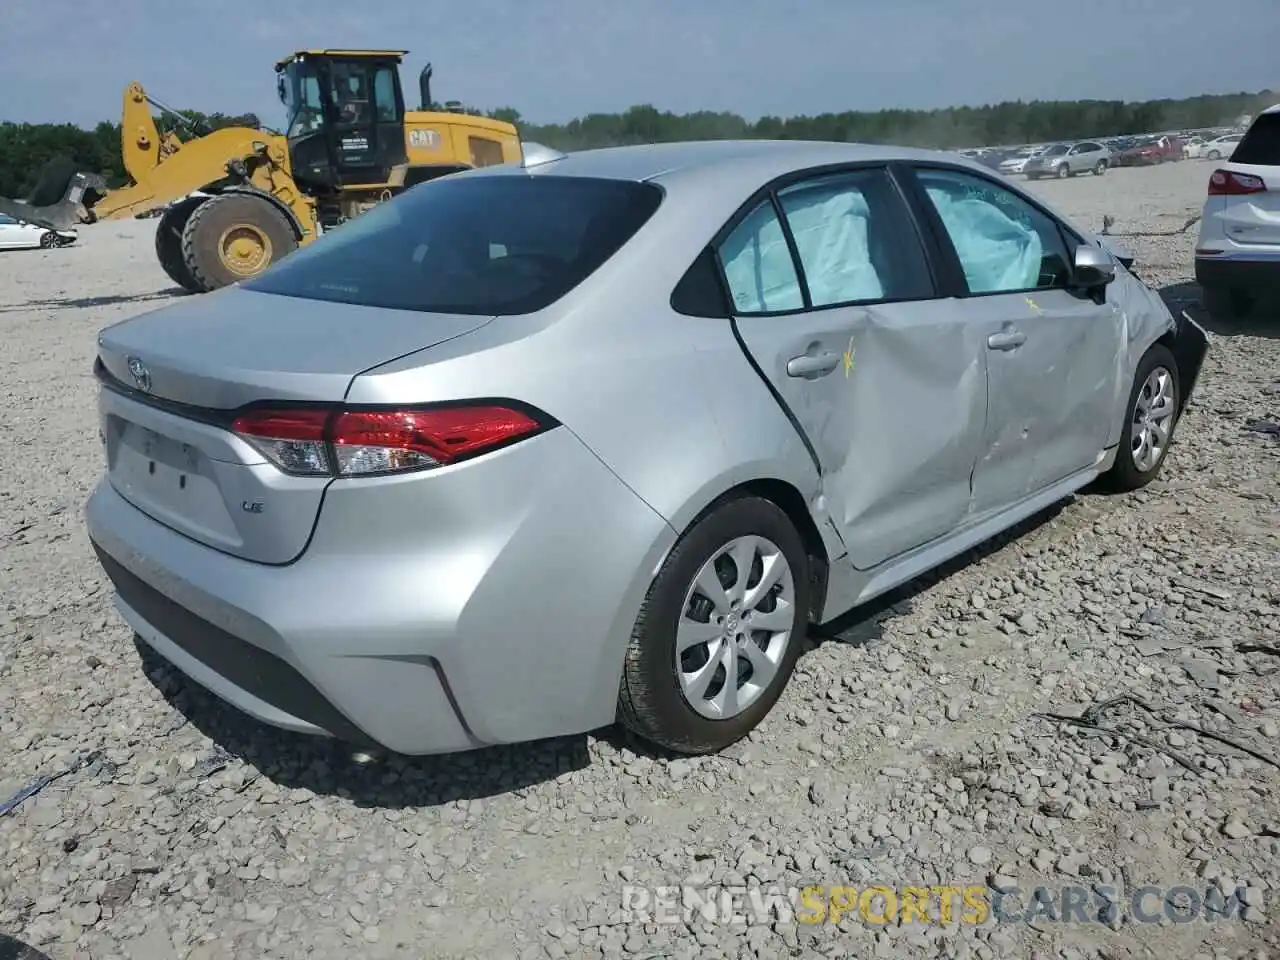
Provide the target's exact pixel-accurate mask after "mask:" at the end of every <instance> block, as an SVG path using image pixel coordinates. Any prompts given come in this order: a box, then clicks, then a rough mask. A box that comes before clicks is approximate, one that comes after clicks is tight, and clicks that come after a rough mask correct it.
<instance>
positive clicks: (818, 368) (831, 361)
mask: <svg viewBox="0 0 1280 960" xmlns="http://www.w3.org/2000/svg"><path fill="white" fill-rule="evenodd" d="M839 364H840V354H838V353H818V354H812V353H806V354H804V355H803V356H799V357H792V358H791V359H790V360H788V361H787V376H789V377H822V376H826V375H827V374H828V373H830V372H831V371H832V370H834V369H835V368H836V367H837V366H839Z"/></svg>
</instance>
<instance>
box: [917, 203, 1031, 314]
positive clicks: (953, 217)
mask: <svg viewBox="0 0 1280 960" xmlns="http://www.w3.org/2000/svg"><path fill="white" fill-rule="evenodd" d="M926 189H927V190H928V193H929V198H930V199H931V200H932V201H933V203H934V206H935V207H936V208H937V210H938V215H939V216H940V217H941V218H942V222H943V224H944V225H945V226H946V228H947V233H949V234H950V235H951V240H952V242H953V243H954V244H955V246H956V254H957V255H958V256H959V258H960V264H961V266H962V267H963V268H964V275H965V279H966V280H968V282H969V290H970V292H972V293H992V292H995V291H999V290H1030V289H1033V288H1035V287H1036V286H1038V285H1039V281H1040V264H1041V258H1042V257H1043V246H1042V244H1041V242H1040V235H1039V234H1038V233H1036V231H1035V228H1034V227H1032V226H1031V225H1030V224H1026V225H1024V224H1021V223H1019V222H1018V221H1016V220H1014V219H1013V218H1012V217H1010V216H1009V215H1008V214H1006V213H1004V211H1002V210H1001V209H1000V208H999V207H998V206H996V205H995V204H994V203H990V202H988V201H986V200H983V199H982V198H981V197H979V196H974V195H970V194H967V193H964V194H955V193H952V192H951V191H948V190H946V189H944V188H941V187H935V186H929V187H927V188H926Z"/></svg>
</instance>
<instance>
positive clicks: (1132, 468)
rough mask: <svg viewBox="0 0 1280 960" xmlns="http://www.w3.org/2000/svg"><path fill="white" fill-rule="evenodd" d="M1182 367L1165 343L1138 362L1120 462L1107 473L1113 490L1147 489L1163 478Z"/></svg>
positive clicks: (1175, 422)
mask: <svg viewBox="0 0 1280 960" xmlns="http://www.w3.org/2000/svg"><path fill="white" fill-rule="evenodd" d="M1181 389H1182V385H1181V383H1180V382H1179V381H1178V365H1177V363H1176V362H1175V361H1174V358H1173V354H1172V353H1171V352H1170V351H1169V348H1168V347H1166V346H1164V345H1163V344H1159V343H1157V344H1154V345H1152V347H1151V349H1149V350H1148V351H1147V352H1146V353H1145V354H1143V357H1142V359H1141V360H1140V361H1139V362H1138V369H1137V370H1136V371H1135V372H1134V377H1133V386H1132V388H1131V389H1130V391H1129V400H1128V403H1127V405H1126V406H1125V419H1124V428H1123V429H1122V430H1121V431H1120V449H1119V450H1118V451H1116V462H1115V463H1114V464H1113V465H1112V467H1111V469H1110V470H1109V471H1108V472H1107V473H1106V474H1105V476H1104V481H1105V485H1106V486H1108V487H1110V488H1111V489H1112V490H1117V491H1122V492H1125V491H1130V490H1137V489H1139V488H1141V487H1145V486H1146V485H1147V484H1148V483H1150V482H1151V481H1152V480H1154V479H1155V478H1156V477H1158V476H1159V475H1160V468H1161V467H1163V466H1164V461H1165V458H1166V457H1167V456H1168V453H1169V445H1170V444H1171V443H1172V442H1173V431H1174V428H1175V427H1176V426H1177V420H1178V404H1179V397H1180V396H1181V394H1180V392H1179V391H1180V390H1181Z"/></svg>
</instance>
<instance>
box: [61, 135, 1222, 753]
mask: <svg viewBox="0 0 1280 960" xmlns="http://www.w3.org/2000/svg"><path fill="white" fill-rule="evenodd" d="M1205 349H1206V340H1205V337H1204V334H1203V332H1202V331H1201V330H1200V329H1199V328H1198V327H1195V326H1194V325H1192V324H1190V323H1189V322H1181V321H1177V320H1175V319H1174V318H1173V317H1172V316H1171V315H1170V313H1169V311H1168V309H1166V307H1165V306H1164V304H1163V303H1162V302H1161V300H1160V298H1159V297H1158V296H1157V295H1156V294H1155V293H1154V292H1153V291H1151V290H1150V289H1148V288H1147V287H1146V286H1145V285H1144V284H1143V283H1142V282H1141V281H1140V280H1139V279H1137V278H1136V277H1135V276H1134V275H1133V274H1132V273H1130V272H1129V270H1128V269H1127V268H1126V267H1125V265H1124V264H1123V263H1122V262H1118V261H1117V259H1116V258H1115V256H1114V255H1113V254H1112V253H1110V252H1109V251H1108V250H1107V249H1106V248H1104V247H1103V246H1102V245H1101V243H1100V241H1099V239H1098V238H1097V237H1094V236H1092V235H1090V234H1088V233H1086V232H1085V231H1083V230H1081V229H1080V228H1078V227H1076V226H1074V225H1073V224H1071V223H1070V222H1069V221H1067V220H1066V219H1064V218H1063V217H1061V216H1060V215H1058V214H1056V213H1055V212H1054V211H1053V210H1052V209H1050V208H1048V207H1046V206H1045V205H1044V204H1043V203H1042V202H1041V201H1038V200H1036V199H1035V198H1033V197H1032V196H1030V195H1029V194H1027V193H1025V192H1022V191H1020V190H1019V189H1017V188H1016V187H1014V186H1012V185H1011V184H1009V183H1008V182H1006V181H1005V180H1004V179H1003V178H1001V177H1000V176H999V175H997V174H993V173H991V172H990V171H988V170H986V169H985V168H983V167H982V166H981V165H979V164H977V163H973V162H971V161H967V160H964V159H962V158H959V157H956V156H954V155H948V154H943V153H935V152H928V151H917V150H908V149H898V148H893V147H881V146H861V145H852V144H823V143H804V142H794V141H793V142H783V143H779V142H760V141H747V142H717V143H689V144H662V145H650V146H635V147H625V148H618V149H609V150H597V151H589V152H584V153H580V154H574V155H571V156H568V157H561V158H559V159H552V160H550V161H549V162H545V163H541V164H538V165H534V166H530V167H528V168H524V169H522V168H520V167H516V166H493V167H488V168H485V169H482V170H476V171H471V172H466V173H462V174H459V175H455V176H450V177H447V178H442V179H440V180H436V181H432V182H428V183H425V184H422V185H421V186H417V187H415V188H413V189H412V190H410V191H408V192H406V193H405V194H403V195H402V196H400V197H398V198H396V199H395V200H393V201H391V202H389V203H385V204H383V205H380V206H378V207H376V208H374V209H373V210H372V211H370V212H369V213H366V214H364V215H363V216H361V217H359V218H357V219H355V220H353V221H351V222H350V223H348V224H346V225H345V226H343V228H342V229H341V230H339V231H335V232H333V233H331V234H327V235H326V236H324V237H322V238H321V239H320V240H318V241H317V242H316V243H314V244H313V245H312V246H310V247H307V248H304V249H302V250H299V251H297V252H296V253H294V254H291V255H290V256H289V257H288V258H286V259H284V260H282V261H280V262H279V263H278V264H276V265H275V266H273V267H272V269H270V270H268V271H267V272H265V273H264V274H262V275H261V276H259V277H257V278H255V279H252V280H249V281H246V282H244V283H243V284H241V285H239V286H235V287H229V288H226V289H224V290H222V291H219V292H217V293H214V294H210V295H207V296H203V297H199V298H192V299H190V300H186V301H183V302H181V303H178V304H174V305H171V306H167V307H164V308H162V309H160V310H158V311H155V312H152V313H149V314H146V315H143V316H138V317H135V318H133V319H130V320H126V321H124V322H122V323H119V324H116V325H114V326H111V327H108V328H106V329H105V330H103V331H102V332H101V334H100V336H99V340H98V358H97V361H96V365H95V366H96V372H97V376H98V377H99V379H100V381H101V389H100V401H99V402H100V425H101V436H102V440H103V443H104V449H105V459H106V470H105V475H104V477H103V478H102V480H101V482H100V483H99V484H98V486H97V487H96V489H95V490H94V492H93V494H92V496H91V498H90V500H89V502H88V505H87V508H86V517H87V525H88V531H89V535H90V537H91V539H92V542H93V544H94V546H95V548H96V550H97V552H98V556H99V557H100V559H101V562H102V565H103V566H104V567H105V569H106V571H107V573H108V574H109V576H110V578H111V580H112V581H113V583H114V585H115V589H116V592H117V603H118V608H119V610H120V613H121V614H122V616H123V617H124V619H125V620H126V621H127V622H128V624H129V625H130V626H132V628H133V629H134V630H135V631H136V632H137V633H138V634H139V635H140V637H141V639H142V640H143V641H145V642H146V643H147V644H150V645H151V646H152V647H154V648H155V650H157V651H159V653H160V654H161V655H162V656H163V657H165V658H167V659H168V660H169V661H170V662H172V663H173V664H174V665H176V667H177V668H179V669H180V670H182V671H183V672H185V673H186V674H187V675H189V676H190V677H191V678H193V679H194V680H196V681H197V682H199V683H201V684H203V685H205V686H206V687H208V688H209V689H210V690H212V691H213V692H214V693H216V694H218V695H219V696H221V697H223V698H225V699H226V700H227V701H229V702H231V703H232V704H234V705H236V706H237V707H239V708H241V709H242V710H244V711H247V712H248V713H250V714H252V715H253V716H256V717H258V718H260V719H261V720H264V721H266V722H268V723H271V724H276V725H279V726H281V727H286V728H291V729H294V730H302V731H308V732H312V733H327V734H332V735H335V736H337V737H339V738H342V739H345V740H348V741H352V742H355V743H363V744H369V743H372V744H374V745H381V746H383V747H386V748H389V749H391V750H394V751H400V752H404V753H410V754H421V753H430V752H444V751H455V750H464V749H469V748H474V747H479V746H483V745H486V744H498V743H509V742H514V741H523V740H528V739H534V738H541V737H547V736H551V735H557V734H569V733H574V732H580V731H589V730H592V729H596V728H599V727H602V726H606V725H608V724H611V723H613V722H614V721H615V719H621V721H622V722H623V723H625V724H626V725H627V726H629V727H630V728H632V729H633V730H635V731H637V732H638V733H639V734H641V735H643V736H644V737H647V738H649V739H650V740H652V741H654V742H656V743H658V744H662V745H665V746H666V747H668V748H671V749H674V750H677V751H683V752H690V753H697V752H704V751H712V750H716V749H718V748H721V747H724V746H725V745H727V744H729V743H731V742H733V741H735V740H737V739H738V738H740V737H742V736H743V735H744V734H746V733H747V732H748V731H749V730H751V729H752V728H753V727H754V726H755V725H756V724H758V723H759V722H760V721H761V720H762V719H763V718H764V717H765V716H766V714H768V713H769V711H770V708H771V707H772V706H773V705H774V703H775V701H776V700H777V699H778V697H779V695H780V694H782V692H783V688H784V686H785V685H786V683H787V680H788V678H789V677H790V675H791V673H792V668H793V665H794V664H795V662H796V658H797V656H798V655H799V654H800V650H801V644H802V640H803V636H804V634H805V631H806V629H807V628H808V627H809V625H810V624H821V623H825V622H827V621H829V620H831V619H832V618H833V617H835V616H837V615H838V614H841V613H843V612H845V611H847V610H849V609H850V608H852V607H854V606H856V605H858V604H860V603H862V602H864V601H866V600H868V599H870V598H872V597H875V596H877V595H879V594H882V593H884V592H885V591H887V590H889V589H891V588H892V587H895V586H897V585H899V584H902V583H903V582H905V581H908V580H910V579H912V578H914V577H916V576H918V575H919V574H921V573H922V572H924V571H926V570H928V569H930V568H932V567H934V566H936V565H937V564H939V563H941V562H943V561H945V560H947V559H948V558H950V557H954V556H955V555H957V554H959V553H961V552H962V551H964V550H966V549H968V548H970V547H973V546H974V545H976V544H978V543H980V542H981V541H984V540H986V539H987V538H989V537H991V536H992V535H994V534H996V533H998V532H1000V531H1002V530H1004V529H1006V528H1008V527H1009V526H1010V525H1012V524H1015V523H1017V522H1019V521H1021V520H1023V519H1025V518H1027V517H1029V516H1031V515H1032V514H1034V513H1036V512H1037V511H1039V510H1041V509H1043V508H1045V507H1046V506H1048V505H1050V504H1052V503H1054V502H1055V501H1058V500H1060V499H1062V498H1063V497H1066V496H1068V495H1069V494H1071V493H1072V492H1073V491H1076V490H1079V489H1080V488H1081V487H1083V486H1084V485H1086V484H1088V483H1090V482H1091V481H1093V480H1094V479H1095V478H1097V477H1100V476H1101V477H1104V478H1105V480H1106V481H1107V482H1108V483H1110V484H1111V485H1112V486H1114V487H1116V488H1119V489H1122V490H1131V489H1134V488H1137V487H1141V486H1142V485H1143V484H1145V483H1147V482H1148V481H1150V480H1151V479H1152V478H1153V477H1154V476H1156V474H1157V473H1158V471H1159V470H1160V467H1161V464H1162V463H1163V461H1164V459H1165V457H1166V456H1167V454H1168V450H1169V444H1170V440H1171V437H1172V435H1173V431H1174V425H1175V423H1176V422H1177V420H1178V416H1179V413H1180V411H1181V410H1182V408H1183V404H1184V403H1185V402H1186V399H1187V396H1188V395H1189V394H1190V393H1191V391H1192V389H1193V387H1194V383H1195V380H1196V376H1197V373H1198V371H1199V367H1200V363H1201V361H1202V359H1203V356H1204V351H1205Z"/></svg>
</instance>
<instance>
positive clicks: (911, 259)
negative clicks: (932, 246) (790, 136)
mask: <svg viewBox="0 0 1280 960" xmlns="http://www.w3.org/2000/svg"><path fill="white" fill-rule="evenodd" d="M778 200H779V202H780V203H781V204H782V209H783V212H784V213H785V214H786V217H787V223H788V225H790V227H791V233H792V236H793V237H794V238H795V242H796V249H797V252H798V253H799V254H800V264H801V267H802V268H803V269H804V278H805V282H806V283H807V284H808V285H809V298H810V300H811V302H812V303H813V306H815V307H824V306H831V305H835V304H841V303H856V302H858V301H876V300H918V299H923V298H925V297H930V296H932V295H933V280H932V277H931V276H930V274H929V265H928V263H927V262H926V260H925V257H924V250H923V249H922V248H921V246H920V242H919V240H918V239H917V237H916V235H915V230H914V228H913V227H912V225H911V221H910V219H909V214H908V211H907V209H906V207H905V206H904V205H903V204H902V202H901V200H900V199H899V197H898V194H897V191H896V190H895V188H894V186H893V183H892V182H891V181H890V180H889V176H888V174H887V173H885V172H884V171H883V170H864V171H858V172H856V173H849V174H842V175H837V176H834V177H830V178H823V179H821V180H816V181H807V182H803V183H799V184H796V185H795V186H792V187H788V188H787V189H785V190H783V191H782V192H781V193H779V195H778Z"/></svg>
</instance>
